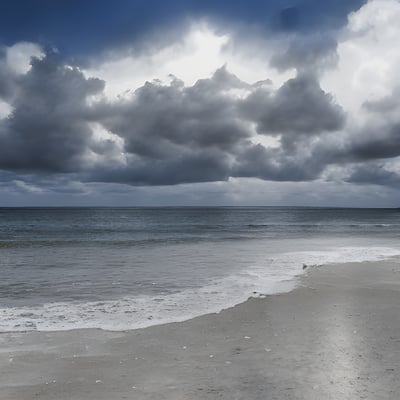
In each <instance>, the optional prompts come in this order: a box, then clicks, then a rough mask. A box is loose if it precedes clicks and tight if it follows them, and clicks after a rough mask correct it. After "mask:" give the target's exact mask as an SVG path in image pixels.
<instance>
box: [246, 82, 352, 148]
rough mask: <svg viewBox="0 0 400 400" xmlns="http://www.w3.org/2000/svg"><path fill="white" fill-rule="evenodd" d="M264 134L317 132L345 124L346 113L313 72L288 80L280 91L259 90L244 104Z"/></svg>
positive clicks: (250, 118) (331, 129) (247, 112)
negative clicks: (323, 87) (320, 84)
mask: <svg viewBox="0 0 400 400" xmlns="http://www.w3.org/2000/svg"><path fill="white" fill-rule="evenodd" d="M242 110H243V115H244V117H245V118H248V119H249V120H251V121H255V122H256V123H257V131H258V133H260V134H277V135H279V134H288V133H290V134H293V135H301V134H304V135H315V134H319V133H321V132H323V131H336V130H339V129H341V128H342V127H343V125H344V120H345V117H344V112H343V110H342V109H341V107H340V106H339V105H337V104H335V103H334V101H333V99H332V96H331V95H330V94H328V93H325V92H324V91H323V90H322V89H321V87H320V86H319V83H318V81H317V79H316V78H315V77H314V76H312V75H300V76H298V77H296V78H294V79H290V80H288V81H287V82H286V83H285V84H284V85H283V86H282V87H280V88H279V90H278V91H276V92H271V91H270V90H268V89H264V88H261V89H257V90H256V91H254V92H253V93H252V94H251V95H250V96H249V97H248V98H247V99H246V100H245V101H244V102H243V105H242ZM292 140H293V138H292Z"/></svg>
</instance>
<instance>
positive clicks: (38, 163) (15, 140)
mask: <svg viewBox="0 0 400 400" xmlns="http://www.w3.org/2000/svg"><path fill="white" fill-rule="evenodd" d="M15 85H16V88H15V89H14V90H15V92H16V95H15V96H14V97H13V99H12V101H11V106H12V107H13V112H12V114H11V115H10V116H9V117H8V118H6V119H2V120H0V168H1V169H6V170H36V171H52V172H56V171H57V172H61V171H72V170H78V169H79V168H80V165H79V164H80V156H81V155H82V154H83V152H84V151H85V145H86V143H88V142H89V141H90V139H91V130H90V129H89V128H88V125H87V119H88V111H89V110H88V109H89V107H88V106H87V103H86V100H87V97H88V96H89V95H94V94H96V93H98V92H99V91H101V90H102V89H103V86H104V84H103V82H102V81H100V80H98V79H86V78H85V77H84V76H83V74H82V73H81V72H80V71H79V70H78V69H76V68H72V67H68V66H64V65H62V64H59V63H58V62H57V61H56V60H55V59H53V58H52V57H51V56H50V57H47V58H44V59H37V58H36V59H35V58H34V59H32V68H31V70H30V71H29V72H28V73H27V74H25V75H20V76H19V77H18V79H17V80H16V82H15Z"/></svg>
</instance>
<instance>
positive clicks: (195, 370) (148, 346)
mask: <svg viewBox="0 0 400 400" xmlns="http://www.w3.org/2000/svg"><path fill="white" fill-rule="evenodd" d="M399 373H400V264H399V262H398V261H395V260H393V261H391V262H381V263H362V264H344V265H335V266H329V267H323V268H318V269H310V270H309V272H308V273H307V276H305V277H303V278H302V279H301V282H300V287H299V288H298V289H295V290H294V291H292V292H290V293H287V294H282V295H274V296H268V297H266V298H265V299H250V300H248V301H247V302H245V303H243V304H240V305H238V306H236V307H234V308H232V309H228V310H225V311H223V312H221V313H220V314H211V315H206V316H202V317H199V318H195V319H193V320H190V321H186V322H182V323H174V324H167V325H162V326H155V327H151V328H146V329H142V330H136V331H129V332H105V331H101V330H76V331H69V332H52V333H44V332H31V333H18V334H16V333H5V334H1V335H0V399H1V400H32V399H46V400H50V399H51V400H67V399H68V400H78V399H79V400H83V399H95V400H103V399H104V400H119V399H135V400H136V399H138V400H140V399H152V400H159V399H160V400H161V399H171V400H172V399H173V400H181V399H185V400H186V399H187V400H189V399H190V400H192V399H193V400H196V399H229V400H239V399H243V400H255V399H263V400H265V399H307V400H310V399H318V400H320V399H341V400H342V399H385V400H388V399H389V400H391V399H397V398H398V396H399V395H400V380H399V378H398V377H399Z"/></svg>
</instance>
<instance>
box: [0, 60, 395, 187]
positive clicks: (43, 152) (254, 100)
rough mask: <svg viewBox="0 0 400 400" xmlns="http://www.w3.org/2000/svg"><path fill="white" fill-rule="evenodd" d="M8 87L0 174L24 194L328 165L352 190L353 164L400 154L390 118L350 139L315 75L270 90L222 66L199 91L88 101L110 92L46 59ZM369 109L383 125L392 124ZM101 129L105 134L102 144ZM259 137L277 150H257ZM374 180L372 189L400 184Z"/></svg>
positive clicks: (289, 175)
mask: <svg viewBox="0 0 400 400" xmlns="http://www.w3.org/2000/svg"><path fill="white" fill-rule="evenodd" d="M0 65H2V64H1V60H0ZM5 71H6V72H7V70H6V69H5ZM10 84H11V89H10V90H11V92H12V93H13V95H12V96H11V97H9V102H10V105H11V106H12V108H13V112H12V113H11V114H10V115H9V116H8V117H7V118H3V119H1V120H0V169H2V170H4V171H8V174H11V175H8V179H11V178H10V176H12V177H13V178H12V180H13V181H15V182H17V186H18V187H19V190H27V191H29V190H32V191H37V188H36V186H35V176H37V175H40V177H41V178H40V179H41V182H42V183H43V182H44V180H43V179H45V177H52V176H57V177H63V178H62V179H66V178H65V177H66V176H68V175H70V176H71V179H72V178H73V180H75V181H78V180H81V181H86V182H90V181H92V182H119V183H126V184H131V185H143V186H144V185H174V184H180V183H195V182H211V181H226V180H228V179H229V178H230V177H251V178H259V179H263V180H272V181H310V180H314V179H317V178H319V177H320V176H321V174H322V173H323V172H324V171H325V169H326V167H327V166H331V165H342V166H343V165H348V166H349V168H350V167H352V168H353V170H352V171H353V173H352V176H351V177H350V178H349V179H351V180H352V181H354V182H355V181H357V180H359V181H360V180H361V179H362V170H361V169H358V170H357V169H355V167H354V165H358V166H361V165H362V163H363V162H365V161H374V160H381V159H385V158H394V157H396V156H398V155H400V124H398V123H396V122H390V121H392V119H388V120H387V121H386V122H385V123H380V124H378V123H376V124H375V125H370V126H368V127H366V128H365V129H364V130H362V131H357V132H346V130H345V115H344V112H343V110H342V109H341V107H340V106H339V105H338V104H336V103H335V101H334V99H333V98H332V96H331V95H330V94H329V93H326V92H324V91H323V90H322V89H321V87H320V85H319V83H318V78H317V77H316V76H314V75H310V74H305V73H303V72H300V73H299V75H298V76H297V77H295V78H293V79H289V80H288V81H287V82H285V83H284V84H283V85H282V86H281V87H280V88H278V89H274V87H273V85H271V83H270V82H268V81H265V82H263V83H256V84H254V85H250V84H247V83H246V82H243V81H241V80H240V79H238V78H237V77H236V76H235V75H233V74H231V73H229V72H228V71H227V69H226V67H222V68H220V69H219V70H217V71H216V72H215V73H214V75H213V76H212V77H211V78H209V79H201V80H199V81H197V82H196V83H195V84H194V85H193V86H185V85H184V83H183V82H182V81H180V80H179V79H177V78H175V77H172V78H171V82H170V83H169V84H163V83H161V82H160V81H153V82H147V83H146V84H144V85H143V86H142V87H140V88H139V89H137V90H136V92H135V93H134V94H132V95H130V96H129V97H126V98H120V99H118V100H116V101H114V102H108V101H107V100H105V99H104V98H103V99H102V100H97V101H95V102H93V101H92V102H91V103H89V102H88V99H89V98H90V96H93V95H101V94H102V92H103V89H104V82H102V81H100V80H98V79H89V78H87V77H85V76H84V75H83V73H82V72H81V71H80V70H79V68H76V67H72V66H67V65H65V64H63V63H62V62H61V61H60V60H59V59H58V58H57V57H56V56H55V55H49V56H47V57H45V58H43V59H37V58H36V59H33V60H32V66H31V69H30V70H29V71H28V72H27V73H26V74H21V75H14V78H13V79H12V80H10ZM238 94H240V96H239V95H238ZM368 107H372V106H371V105H369V106H368ZM374 107H375V109H374V110H375V111H374V113H375V114H376V115H377V116H376V117H377V118H378V119H379V118H380V117H381V116H382V115H386V114H384V113H386V112H387V111H385V110H386V108H385V110H384V111H382V109H381V108H382V107H381V108H379V107H376V105H374ZM375 114H374V115H375ZM393 121H395V119H394V120H393ZM94 123H95V124H96V125H97V126H99V127H101V128H102V129H103V130H105V131H106V132H108V133H107V134H106V135H103V136H102V135H100V136H96V135H95V134H94V132H93V124H94ZM374 126H376V127H379V128H374ZM254 128H255V129H256V130H257V131H258V133H260V134H261V135H262V137H264V138H266V139H267V140H268V138H269V139H274V140H275V145H274V147H268V146H266V145H262V144H256V142H257V140H256V141H254V140H253V139H254V138H255V132H254ZM339 131H340V132H341V134H340V135H338V132H339ZM107 135H108V136H107ZM377 171H378V172H379V171H380V173H379V174H378V173H375V174H372V173H371V174H370V176H371V177H372V178H371V180H374V179H376V180H377V182H378V181H379V182H386V183H385V184H388V185H391V184H394V183H395V182H396V180H395V179H394V177H393V176H391V178H390V179H389V178H385V179H386V180H385V179H383V177H382V170H377ZM366 174H367V173H365V174H364V175H366ZM388 174H391V173H390V172H388ZM3 176H6V174H5V175H3ZM19 176H21V177H23V178H21V179H20V178H19ZM27 177H28V178H27ZM374 177H375V178H374ZM46 179H47V178H46ZM42 183H41V185H42ZM42 186H43V185H42ZM77 190H81V188H78V189H77Z"/></svg>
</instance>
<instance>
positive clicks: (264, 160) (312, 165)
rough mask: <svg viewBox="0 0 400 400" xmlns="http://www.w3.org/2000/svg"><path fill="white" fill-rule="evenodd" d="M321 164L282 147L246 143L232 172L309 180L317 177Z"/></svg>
mask: <svg viewBox="0 0 400 400" xmlns="http://www.w3.org/2000/svg"><path fill="white" fill-rule="evenodd" d="M322 170H323V166H321V165H320V164H318V163H316V162H315V160H313V159H312V158H311V159H310V158H307V157H304V156H303V155H301V154H300V155H290V154H287V153H286V152H285V151H284V149H276V148H275V149H266V148H265V147H264V146H262V145H260V144H258V145H251V144H248V146H247V147H246V148H244V149H243V150H242V151H241V152H240V156H239V157H238V158H237V162H236V164H235V165H234V167H233V171H232V174H233V176H236V177H254V178H259V179H263V180H271V181H292V182H298V181H309V180H313V179H316V178H318V176H319V175H320V173H321V172H322Z"/></svg>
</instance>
